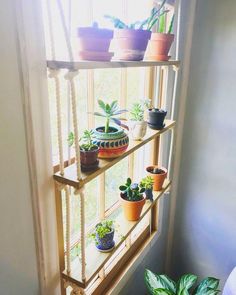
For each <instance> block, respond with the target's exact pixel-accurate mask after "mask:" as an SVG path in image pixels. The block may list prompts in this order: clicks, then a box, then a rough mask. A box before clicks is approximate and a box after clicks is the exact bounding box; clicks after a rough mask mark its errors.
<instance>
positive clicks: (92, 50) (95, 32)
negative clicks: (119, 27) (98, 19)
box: [77, 23, 113, 61]
mask: <svg viewBox="0 0 236 295" xmlns="http://www.w3.org/2000/svg"><path fill="white" fill-rule="evenodd" d="M77 36H78V49H79V52H78V55H79V59H82V60H94V61H110V60H111V58H112V56H113V53H111V52H109V47H110V43H111V39H112V37H113V31H112V30H108V29H102V28H99V27H98V24H97V23H93V26H91V27H79V28H77Z"/></svg>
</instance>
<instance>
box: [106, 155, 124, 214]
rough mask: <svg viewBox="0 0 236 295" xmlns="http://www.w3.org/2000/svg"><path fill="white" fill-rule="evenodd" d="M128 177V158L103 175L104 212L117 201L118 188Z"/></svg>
mask: <svg viewBox="0 0 236 295" xmlns="http://www.w3.org/2000/svg"><path fill="white" fill-rule="evenodd" d="M127 177H128V158H125V159H124V160H122V161H121V162H119V163H118V164H116V165H115V166H113V167H112V168H110V169H109V170H108V171H106V173H105V198H106V200H105V204H106V210H107V209H109V208H110V207H111V206H112V205H113V204H114V203H115V202H117V201H118V200H119V193H120V191H119V186H120V185H121V184H123V183H125V182H126V179H127Z"/></svg>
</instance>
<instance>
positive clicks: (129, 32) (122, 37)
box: [114, 29, 151, 61]
mask: <svg viewBox="0 0 236 295" xmlns="http://www.w3.org/2000/svg"><path fill="white" fill-rule="evenodd" d="M150 37H151V32H150V31H148V30H135V29H116V30H115V31H114V48H115V55H114V59H119V60H134V61H139V60H142V59H143V56H144V53H145V50H146V48H147V44H148V40H149V39H150Z"/></svg>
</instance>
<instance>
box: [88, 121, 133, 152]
mask: <svg viewBox="0 0 236 295" xmlns="http://www.w3.org/2000/svg"><path fill="white" fill-rule="evenodd" d="M104 129H105V127H104V126H102V127H97V128H96V129H94V130H93V135H94V140H93V144H96V145H97V146H98V147H99V153H98V157H99V158H116V157H119V156H120V155H122V154H123V153H124V152H125V151H126V149H127V147H128V145H129V137H128V135H127V134H126V133H125V132H124V130H123V129H122V128H120V127H110V128H109V131H110V132H108V133H105V132H104Z"/></svg>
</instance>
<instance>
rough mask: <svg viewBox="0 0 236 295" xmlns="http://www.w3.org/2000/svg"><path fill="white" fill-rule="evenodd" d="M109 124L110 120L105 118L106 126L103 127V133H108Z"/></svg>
mask: <svg viewBox="0 0 236 295" xmlns="http://www.w3.org/2000/svg"><path fill="white" fill-rule="evenodd" d="M109 122H110V119H109V118H107V120H106V125H105V133H108V132H109Z"/></svg>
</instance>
